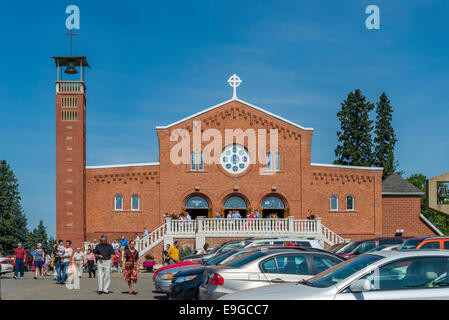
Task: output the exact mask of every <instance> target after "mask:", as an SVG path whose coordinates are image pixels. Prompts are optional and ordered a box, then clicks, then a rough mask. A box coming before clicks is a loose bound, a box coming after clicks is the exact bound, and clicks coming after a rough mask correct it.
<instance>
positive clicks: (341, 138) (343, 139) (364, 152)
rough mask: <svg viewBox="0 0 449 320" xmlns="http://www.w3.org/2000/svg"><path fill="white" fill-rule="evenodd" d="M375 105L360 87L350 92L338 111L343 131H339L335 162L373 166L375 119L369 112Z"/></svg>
mask: <svg viewBox="0 0 449 320" xmlns="http://www.w3.org/2000/svg"><path fill="white" fill-rule="evenodd" d="M373 108H374V105H373V104H372V103H370V102H369V101H367V100H366V97H365V96H364V95H362V93H361V91H360V90H359V89H356V90H355V91H354V92H350V93H349V94H348V97H347V99H346V100H345V101H343V103H342V104H341V110H340V111H339V112H338V113H337V117H338V119H339V120H340V127H341V131H338V132H337V137H338V142H339V145H338V146H337V148H336V149H335V156H336V157H337V159H336V160H335V161H334V163H335V164H343V165H353V166H371V165H373V164H374V156H373V151H372V146H373V142H372V139H371V132H372V130H373V125H372V123H373V121H372V120H370V119H369V112H370V111H371V110H373Z"/></svg>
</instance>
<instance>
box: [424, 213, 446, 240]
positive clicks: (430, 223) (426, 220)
mask: <svg viewBox="0 0 449 320" xmlns="http://www.w3.org/2000/svg"><path fill="white" fill-rule="evenodd" d="M419 217H420V218H421V219H422V220H423V221H424V223H425V224H427V226H429V228H430V229H432V230H433V231H435V232H436V233H438V235H440V236H444V234H443V232H441V231H440V229H438V228H437V227H435V225H434V224H433V223H432V222H430V221H429V220H428V219H427V218H426V217H425V216H424V215H423V214H422V213H420V214H419Z"/></svg>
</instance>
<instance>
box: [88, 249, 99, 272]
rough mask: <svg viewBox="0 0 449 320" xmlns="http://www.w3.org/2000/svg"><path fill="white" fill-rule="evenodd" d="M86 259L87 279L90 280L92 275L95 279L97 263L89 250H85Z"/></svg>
mask: <svg viewBox="0 0 449 320" xmlns="http://www.w3.org/2000/svg"><path fill="white" fill-rule="evenodd" d="M86 259H87V272H88V273H89V278H92V275H93V277H94V278H95V270H96V269H97V266H96V264H97V262H96V258H95V255H94V253H93V252H92V250H91V249H87V255H86Z"/></svg>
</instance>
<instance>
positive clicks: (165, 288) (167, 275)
mask: <svg viewBox="0 0 449 320" xmlns="http://www.w3.org/2000/svg"><path fill="white" fill-rule="evenodd" d="M199 266H200V265H199V264H193V265H188V266H181V267H179V268H172V269H167V270H163V271H160V272H158V273H157V276H156V278H155V279H154V286H155V287H156V291H158V292H163V293H170V285H171V279H172V278H173V276H174V275H175V274H177V273H178V272H183V271H187V270H190V269H195V268H198V267H199Z"/></svg>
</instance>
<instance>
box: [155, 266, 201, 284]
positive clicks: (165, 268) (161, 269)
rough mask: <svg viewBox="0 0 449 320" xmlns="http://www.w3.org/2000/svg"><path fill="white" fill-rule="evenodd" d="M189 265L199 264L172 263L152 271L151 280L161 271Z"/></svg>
mask: <svg viewBox="0 0 449 320" xmlns="http://www.w3.org/2000/svg"><path fill="white" fill-rule="evenodd" d="M190 265H201V263H200V262H196V261H179V262H178V263H172V264H169V265H166V266H163V267H160V268H159V269H157V270H156V271H154V273H153V280H155V279H156V277H157V275H158V274H159V272H161V271H164V270H168V269H173V268H179V267H181V266H190Z"/></svg>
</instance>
